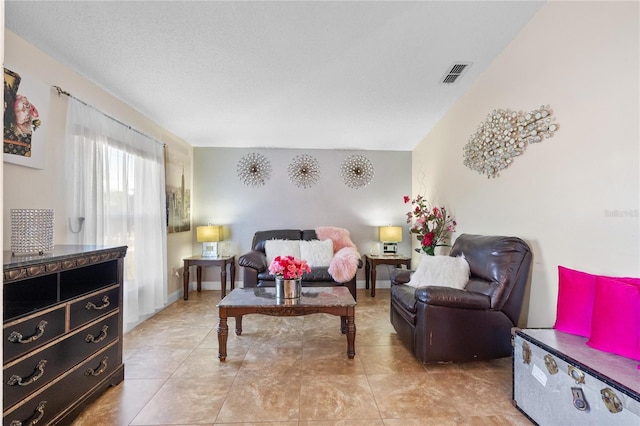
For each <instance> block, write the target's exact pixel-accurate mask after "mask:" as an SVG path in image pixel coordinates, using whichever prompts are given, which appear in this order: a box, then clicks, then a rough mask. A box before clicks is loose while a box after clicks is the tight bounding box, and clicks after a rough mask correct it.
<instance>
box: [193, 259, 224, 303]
mask: <svg viewBox="0 0 640 426" xmlns="http://www.w3.org/2000/svg"><path fill="white" fill-rule="evenodd" d="M183 261H184V273H183V274H182V275H183V284H184V300H189V267H190V266H192V265H195V266H196V279H197V283H198V291H201V290H202V267H203V266H218V267H220V287H221V290H222V297H223V298H224V297H225V296H226V295H227V265H229V276H230V278H231V286H230V287H231V290H233V288H234V287H235V282H236V257H235V256H220V257H202V256H201V255H197V256H191V257H187V258H184V259H183Z"/></svg>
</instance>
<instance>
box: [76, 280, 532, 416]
mask: <svg viewBox="0 0 640 426" xmlns="http://www.w3.org/2000/svg"><path fill="white" fill-rule="evenodd" d="M358 292H359V293H358V306H357V307H356V329H357V331H356V356H355V359H353V360H349V359H347V355H346V337H345V336H344V335H343V334H341V333H340V330H339V326H340V320H339V318H337V317H334V316H330V315H325V314H314V315H308V316H304V317H268V316H263V315H250V316H247V317H245V319H244V321H243V333H242V336H236V335H235V334H234V333H233V331H232V330H233V327H234V323H235V321H234V320H233V319H229V339H228V343H227V353H228V355H227V361H226V362H224V363H221V362H219V361H218V358H217V355H218V349H217V348H218V341H217V335H216V330H215V327H216V325H217V314H216V309H215V306H216V304H217V303H218V301H219V300H220V291H203V292H201V293H197V292H191V293H190V294H189V300H188V301H184V300H180V301H178V302H176V303H174V304H172V305H170V306H168V307H167V308H166V309H164V310H163V311H162V312H160V313H158V314H157V315H155V316H154V317H152V318H151V319H149V320H148V321H146V322H144V323H142V324H140V325H139V326H138V327H136V328H135V329H133V330H131V331H130V332H129V333H127V334H126V335H125V336H124V348H125V351H124V358H125V380H124V382H122V383H121V384H120V385H118V386H116V387H114V388H111V389H109V390H108V391H107V392H106V393H105V394H104V395H102V396H101V397H100V398H99V399H98V400H97V401H96V402H94V403H93V404H92V405H91V406H89V407H87V408H86V409H85V411H83V412H82V413H81V414H80V416H79V417H78V418H77V419H76V421H75V423H74V424H73V425H74V426H81V425H87V426H98V425H105V426H107V425H108V426H113V425H136V426H140V425H224V424H234V425H265V426H266V425H317V426H329V425H355V426H358V425H363V426H364V425H367V426H369V425H387V426H396V425H397V426H400V425H402V426H411V425H439V426H440V425H483V426H488V425H530V422H529V421H528V420H527V419H526V418H525V417H524V416H523V415H522V414H521V413H520V412H519V411H518V410H516V409H515V408H514V407H513V406H512V405H511V358H503V359H499V360H495V361H491V362H473V363H463V364H432V365H422V364H421V363H419V362H418V361H416V359H415V358H414V357H413V355H412V354H411V353H410V352H409V351H407V350H406V349H405V347H404V346H403V345H402V344H401V343H400V341H399V340H398V336H397V335H396V333H395V331H394V329H393V327H392V326H391V324H390V322H389V290H388V289H379V290H378V291H377V293H376V297H375V298H372V297H370V296H369V294H368V293H367V292H365V290H362V289H361V290H358Z"/></svg>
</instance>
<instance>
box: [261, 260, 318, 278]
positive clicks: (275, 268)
mask: <svg viewBox="0 0 640 426" xmlns="http://www.w3.org/2000/svg"><path fill="white" fill-rule="evenodd" d="M269 272H270V273H271V274H273V275H275V276H276V277H278V278H282V279H285V280H297V279H298V278H302V274H304V273H305V272H306V273H309V272H311V268H310V267H309V265H308V264H307V261H306V260H303V259H296V258H295V257H293V256H277V257H276V258H275V259H273V261H272V262H271V265H269Z"/></svg>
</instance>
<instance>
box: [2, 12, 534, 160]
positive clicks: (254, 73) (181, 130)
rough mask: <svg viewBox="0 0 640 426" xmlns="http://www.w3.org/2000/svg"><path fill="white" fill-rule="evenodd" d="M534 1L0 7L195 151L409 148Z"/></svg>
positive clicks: (14, 24)
mask: <svg viewBox="0 0 640 426" xmlns="http://www.w3.org/2000/svg"><path fill="white" fill-rule="evenodd" d="M542 4H543V2H539V1H538V2H528V1H470V2H460V1H445V2H436V1H424V2H402V1H388V2H367V1H344V2H339V1H328V2H305V1H297V2H294V1H291V2H270V1H258V2H248V1H237V2H213V1H204V2H200V1H156V2H148V1H127V2H116V1H70V2H62V1H45V2H40V1H29V2H27V1H17V2H16V1H6V3H5V26H6V28H8V29H9V30H11V31H13V32H15V33H16V34H17V35H18V36H20V37H22V38H23V39H25V40H27V41H28V42H30V43H31V44H33V45H34V46H36V47H38V48H40V49H42V50H44V51H45V52H47V53H48V54H50V55H51V56H52V57H54V58H56V59H57V60H58V61H60V62H61V63H63V64H65V65H66V66H68V67H69V68H71V69H73V70H75V71H76V72H78V73H79V74H81V75H83V76H85V77H86V78H88V79H89V80H91V81H93V82H95V83H96V84H97V85H99V86H101V87H102V88H104V89H105V90H107V91H108V92H110V93H111V94H113V95H114V96H115V97H117V98H119V99H121V100H122V101H124V102H126V103H127V104H129V105H131V106H132V107H133V108H135V109H137V110H138V111H140V112H141V113H142V114H144V115H146V116H147V117H149V118H150V119H152V120H153V121H155V122H157V123H158V124H160V125H161V126H163V127H165V128H166V129H168V130H170V131H171V132H173V133H175V134H176V135H177V136H179V137H181V138H182V139H184V140H185V141H187V142H188V143H190V144H191V145H194V146H219V147H281V148H294V147H295V148H307V149H312V148H326V149H341V148H343V149H371V150H412V149H413V148H414V147H415V146H416V145H417V144H418V143H419V142H420V140H422V138H423V137H424V136H425V135H426V134H427V133H428V132H429V131H430V129H431V128H432V126H433V125H434V124H435V123H436V122H437V121H438V120H439V119H440V118H441V117H442V116H443V115H444V114H445V113H446V111H447V110H448V109H449V108H450V107H451V106H452V105H453V103H454V102H455V101H456V99H457V98H458V97H460V96H461V95H462V94H463V93H464V92H465V91H466V90H467V89H468V88H469V87H470V86H471V85H472V83H473V81H474V80H475V79H476V78H477V77H478V76H479V75H480V74H481V73H482V72H483V70H484V69H485V68H486V67H487V65H489V64H490V63H491V62H492V61H493V59H494V58H495V57H496V56H497V55H498V54H499V53H500V52H501V51H502V50H503V49H504V48H505V47H506V46H507V45H508V44H509V42H510V41H511V40H512V39H513V38H514V37H515V35H516V34H517V33H518V32H519V31H520V30H521V29H522V28H523V27H524V26H525V25H526V23H527V22H528V21H529V19H530V18H531V17H532V16H533V15H534V14H535V13H536V11H537V10H538V9H539V7H540V6H541V5H542ZM457 62H467V63H472V65H471V66H470V67H469V68H468V69H467V71H466V72H465V74H464V75H463V76H462V77H461V78H459V79H458V81H457V82H456V83H455V84H452V85H444V84H441V83H440V81H441V80H442V78H443V77H444V75H445V74H446V72H447V71H448V69H449V68H450V67H451V66H452V65H453V64H454V63H457ZM63 89H64V87H63ZM79 97H81V96H79ZM84 100H85V101H88V102H90V99H84ZM485 113H486V111H481V112H479V117H484V115H485Z"/></svg>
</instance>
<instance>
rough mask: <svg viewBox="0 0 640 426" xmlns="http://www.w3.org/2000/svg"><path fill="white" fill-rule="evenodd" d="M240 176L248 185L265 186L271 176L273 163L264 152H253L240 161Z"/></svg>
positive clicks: (238, 170) (238, 169) (238, 171)
mask: <svg viewBox="0 0 640 426" xmlns="http://www.w3.org/2000/svg"><path fill="white" fill-rule="evenodd" d="M237 173H238V178H239V179H240V180H241V181H242V182H244V184H245V185H247V186H253V187H259V186H263V185H264V184H265V183H266V182H267V181H268V180H269V178H270V177H271V163H270V162H269V160H268V159H267V157H265V156H264V155H262V154H258V153H256V152H252V153H250V154H247V155H245V156H244V157H242V158H241V159H240V161H238V168H237Z"/></svg>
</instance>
